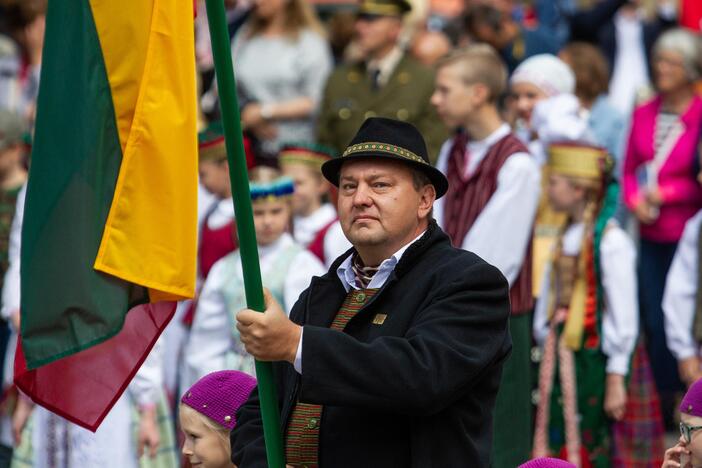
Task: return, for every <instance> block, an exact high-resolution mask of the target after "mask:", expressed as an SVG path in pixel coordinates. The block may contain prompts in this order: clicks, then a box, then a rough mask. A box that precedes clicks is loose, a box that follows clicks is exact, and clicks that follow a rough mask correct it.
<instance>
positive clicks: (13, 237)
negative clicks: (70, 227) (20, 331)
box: [0, 183, 27, 353]
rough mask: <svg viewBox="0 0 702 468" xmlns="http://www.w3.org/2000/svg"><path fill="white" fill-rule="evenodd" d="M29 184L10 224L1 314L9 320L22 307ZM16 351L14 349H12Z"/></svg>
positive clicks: (18, 198)
mask: <svg viewBox="0 0 702 468" xmlns="http://www.w3.org/2000/svg"><path fill="white" fill-rule="evenodd" d="M26 196H27V184H26V183H25V184H24V186H23V187H22V188H21V189H20V192H19V193H18V194H17V202H16V204H15V217H14V218H13V219H12V225H11V226H10V243H9V246H8V250H7V256H8V261H9V265H8V267H7V271H6V272H5V280H4V282H3V286H2V309H0V315H2V317H3V318H4V319H5V320H9V319H10V316H11V315H12V313H13V312H14V311H16V310H19V308H20V249H21V246H22V222H23V220H24V200H25V197H26ZM12 352H13V353H14V349H13V350H12Z"/></svg>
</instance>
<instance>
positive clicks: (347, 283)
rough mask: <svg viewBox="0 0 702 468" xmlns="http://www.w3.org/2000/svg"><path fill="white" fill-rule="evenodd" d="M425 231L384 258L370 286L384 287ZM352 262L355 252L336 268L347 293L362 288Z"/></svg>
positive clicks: (297, 359) (297, 365)
mask: <svg viewBox="0 0 702 468" xmlns="http://www.w3.org/2000/svg"><path fill="white" fill-rule="evenodd" d="M424 233H426V230H425V231H424V232H422V233H421V234H420V235H419V236H417V237H415V238H414V240H413V241H412V242H410V243H408V244H406V245H404V246H403V247H402V248H401V249H400V250H398V251H397V252H395V253H394V254H392V256H391V257H390V258H386V259H385V260H383V261H382V263H381V264H380V266H379V267H378V271H377V272H376V273H375V275H373V278H372V279H371V281H370V283H368V288H369V289H380V288H382V287H383V286H384V285H385V283H386V282H387V280H388V278H389V277H390V273H392V272H393V270H394V269H395V267H396V266H397V264H398V263H399V262H400V259H401V258H402V256H403V255H404V254H405V251H406V250H407V249H408V248H409V246H410V245H412V244H414V243H415V242H417V241H418V240H419V239H420V238H421V237H422V236H423V235H424ZM352 262H353V254H350V255H349V256H348V257H346V260H344V261H343V262H342V263H341V265H339V268H337V269H336V275H337V276H338V277H339V281H341V285H342V286H343V287H344V289H345V290H346V292H347V293H348V292H349V291H351V289H360V288H359V287H358V286H357V285H356V275H355V274H354V272H353V268H352ZM304 331H305V328H304V327H302V330H301V331H300V342H299V343H298V344H297V353H295V362H294V367H295V370H296V371H297V373H298V374H302V335H303V334H304Z"/></svg>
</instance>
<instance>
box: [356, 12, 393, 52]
mask: <svg viewBox="0 0 702 468" xmlns="http://www.w3.org/2000/svg"><path fill="white" fill-rule="evenodd" d="M401 30H402V22H401V21H400V19H399V18H395V17H392V16H373V17H371V16H361V17H359V18H358V19H357V20H356V37H357V39H358V41H357V43H358V47H359V48H360V49H361V51H362V52H363V54H364V56H365V57H368V58H372V57H373V56H374V55H375V54H377V53H378V52H380V51H382V50H384V49H387V48H389V47H392V46H394V45H395V44H396V43H397V39H398V37H399V35H400V31H401Z"/></svg>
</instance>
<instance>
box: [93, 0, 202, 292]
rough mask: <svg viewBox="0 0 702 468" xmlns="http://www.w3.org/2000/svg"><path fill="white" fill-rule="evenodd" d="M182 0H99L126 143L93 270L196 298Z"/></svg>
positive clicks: (192, 138)
mask: <svg viewBox="0 0 702 468" xmlns="http://www.w3.org/2000/svg"><path fill="white" fill-rule="evenodd" d="M188 6H189V3H188V2H184V1H183V0H124V1H122V2H114V1H109V0H91V8H92V11H93V16H94V19H95V23H96V26H97V30H98V36H99V38H100V46H101V49H102V51H103V57H104V60H105V64H106V68H107V74H108V80H109V82H110V89H111V91H112V97H113V102H114V107H115V114H116V116H115V117H116V119H117V123H118V129H119V133H120V143H121V145H122V148H123V156H122V164H121V167H120V173H119V177H118V179H117V186H116V189H115V194H114V198H113V200H112V205H111V208H110V213H109V216H108V218H107V222H106V225H105V231H104V233H103V238H102V242H101V244H100V249H99V251H98V255H97V258H96V260H95V264H94V267H95V269H97V270H99V271H102V272H105V273H108V274H111V275H114V276H116V277H119V278H121V279H124V280H126V281H129V282H133V283H135V284H139V285H142V286H145V287H147V288H149V289H150V299H151V301H152V302H156V301H159V300H178V299H182V298H187V297H192V296H193V294H194V290H195V268H196V267H195V265H196V261H195V259H196V243H197V214H196V210H197V200H196V197H197V134H196V84H195V61H194V53H195V52H194V33H193V15H192V8H189V7H188Z"/></svg>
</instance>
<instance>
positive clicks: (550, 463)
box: [518, 457, 576, 468]
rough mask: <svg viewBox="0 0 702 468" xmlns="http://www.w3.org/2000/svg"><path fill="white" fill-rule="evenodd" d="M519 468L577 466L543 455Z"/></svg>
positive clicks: (571, 467) (569, 467)
mask: <svg viewBox="0 0 702 468" xmlns="http://www.w3.org/2000/svg"><path fill="white" fill-rule="evenodd" d="M518 468H576V466H575V465H574V464H572V463H570V462H567V461H565V460H561V459H559V458H549V457H541V458H534V459H533V460H529V461H528V462H526V463H523V464H521V465H519V467H518Z"/></svg>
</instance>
